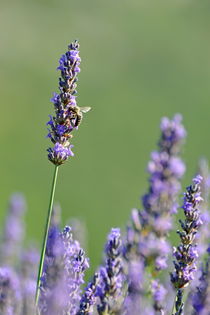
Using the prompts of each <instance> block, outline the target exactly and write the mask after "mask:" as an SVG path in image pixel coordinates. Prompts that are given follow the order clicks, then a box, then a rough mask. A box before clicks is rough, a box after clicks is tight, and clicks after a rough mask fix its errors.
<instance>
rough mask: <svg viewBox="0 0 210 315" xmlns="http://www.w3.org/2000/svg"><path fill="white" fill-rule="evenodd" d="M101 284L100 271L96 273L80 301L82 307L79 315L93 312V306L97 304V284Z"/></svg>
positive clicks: (87, 314)
mask: <svg viewBox="0 0 210 315" xmlns="http://www.w3.org/2000/svg"><path fill="white" fill-rule="evenodd" d="M98 284H99V275H98V273H95V274H94V277H93V280H92V282H90V283H89V284H88V286H87V288H86V289H85V292H84V294H83V296H82V298H81V301H80V309H79V311H78V313H77V315H89V314H93V311H94V310H93V307H94V305H95V304H96V299H97V297H96V292H97V286H98Z"/></svg>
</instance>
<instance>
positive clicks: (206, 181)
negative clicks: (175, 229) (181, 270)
mask: <svg viewBox="0 0 210 315" xmlns="http://www.w3.org/2000/svg"><path fill="white" fill-rule="evenodd" d="M198 172H199V174H201V176H202V177H203V181H202V183H201V194H202V196H203V201H202V203H201V205H200V209H201V216H200V217H201V220H202V221H203V222H205V224H203V225H202V226H201V227H200V229H199V231H198V234H197V236H196V242H197V244H198V253H199V257H202V256H203V255H205V253H206V251H207V248H208V245H209V238H210V212H209V192H210V172H209V166H208V162H207V161H206V160H205V159H201V160H200V161H199V167H198Z"/></svg>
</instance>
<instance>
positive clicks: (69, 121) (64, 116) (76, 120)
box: [47, 41, 90, 165]
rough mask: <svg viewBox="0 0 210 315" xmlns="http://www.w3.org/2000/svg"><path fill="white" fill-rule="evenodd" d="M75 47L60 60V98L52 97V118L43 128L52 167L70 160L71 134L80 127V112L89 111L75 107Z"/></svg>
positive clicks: (76, 51) (77, 59)
mask: <svg viewBox="0 0 210 315" xmlns="http://www.w3.org/2000/svg"><path fill="white" fill-rule="evenodd" d="M80 61H81V59H80V56H79V44H78V42H77V41H75V42H73V43H71V44H70V45H69V46H68V51H67V52H66V53H65V54H64V55H62V56H61V58H60V61H59V63H60V66H59V67H58V68H57V69H58V70H60V71H61V77H60V78H59V89H60V94H57V93H54V96H53V98H52V99H51V101H52V102H53V104H54V108H55V116H53V117H52V116H50V120H49V121H48V123H47V125H48V126H49V133H48V137H49V138H50V140H51V141H52V143H53V144H54V147H52V148H49V149H48V150H47V151H48V159H49V160H50V161H51V162H52V163H53V164H55V165H60V164H63V163H64V162H65V161H66V160H67V159H68V158H69V156H73V152H72V151H71V148H72V145H70V142H69V140H70V139H71V138H72V134H71V133H72V131H73V130H74V129H77V128H78V126H79V124H80V123H81V120H82V117H83V114H82V113H84V112H87V111H89V110H90V108H89V107H84V108H80V107H78V106H77V104H76V96H75V94H76V93H77V91H76V87H77V83H76V82H77V80H78V79H77V74H78V73H79V72H80Z"/></svg>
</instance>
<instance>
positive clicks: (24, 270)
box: [20, 247, 39, 315]
mask: <svg viewBox="0 0 210 315" xmlns="http://www.w3.org/2000/svg"><path fill="white" fill-rule="evenodd" d="M38 263H39V252H38V251H37V249H36V248H34V247H31V248H29V249H27V250H25V251H24V252H23V254H22V257H21V266H20V275H21V293H22V313H21V315H31V314H35V302H34V301H35V292H36V282H37V281H36V277H37V270H38Z"/></svg>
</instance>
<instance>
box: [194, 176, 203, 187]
mask: <svg viewBox="0 0 210 315" xmlns="http://www.w3.org/2000/svg"><path fill="white" fill-rule="evenodd" d="M202 180H203V177H202V176H201V175H199V174H198V175H197V176H196V177H195V178H193V180H192V181H193V183H194V184H195V185H200V183H201V182H202Z"/></svg>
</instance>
